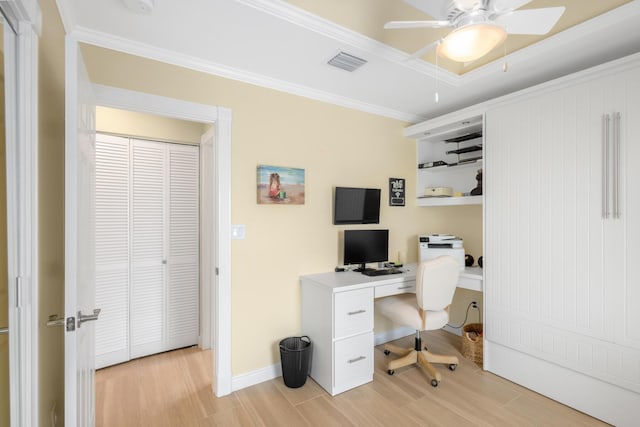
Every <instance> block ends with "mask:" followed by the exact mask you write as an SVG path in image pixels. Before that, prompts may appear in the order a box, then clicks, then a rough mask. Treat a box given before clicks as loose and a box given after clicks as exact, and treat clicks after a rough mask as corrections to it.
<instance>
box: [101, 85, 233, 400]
mask: <svg viewBox="0 0 640 427" xmlns="http://www.w3.org/2000/svg"><path fill="white" fill-rule="evenodd" d="M93 87H94V93H95V96H96V105H98V106H102V107H110V108H118V109H122V110H129V111H135V112H140V113H147V114H154V115H158V116H164V117H170V118H174V119H180V120H189V121H194V122H200V123H206V124H211V125H213V126H214V128H215V133H216V136H215V156H214V164H213V165H212V167H213V171H214V174H215V178H216V179H215V188H214V189H213V191H214V194H215V209H216V211H215V224H214V228H215V235H216V236H217V239H216V241H215V242H213V244H214V246H215V250H214V253H215V258H216V259H214V265H213V267H214V269H215V271H216V272H217V275H215V276H214V283H212V284H211V285H212V286H213V292H210V294H211V295H210V297H208V298H207V297H205V298H206V302H205V304H207V303H208V305H209V313H211V317H210V321H209V324H207V325H203V328H202V333H203V334H206V335H208V336H210V337H211V340H212V341H213V384H212V388H213V392H214V394H215V395H216V396H218V397H220V396H225V395H227V394H230V393H231V391H232V390H231V379H232V377H231V121H232V115H231V110H230V109H227V108H222V107H216V106H212V105H205V104H197V103H193V102H188V101H183V100H179V99H173V98H167V97H163V96H157V95H150V94H147V93H142V92H136V91H131V90H127V89H121V88H116V87H112V86H104V85H98V84H94V85H93ZM204 289H205V290H206V289H207V288H206V287H205V288H204ZM209 289H211V287H209ZM205 295H206V294H205ZM205 342H206V340H205Z"/></svg>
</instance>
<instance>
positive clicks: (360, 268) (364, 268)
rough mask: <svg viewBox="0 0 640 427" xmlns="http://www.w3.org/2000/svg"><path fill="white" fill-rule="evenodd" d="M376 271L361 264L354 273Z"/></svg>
mask: <svg viewBox="0 0 640 427" xmlns="http://www.w3.org/2000/svg"><path fill="white" fill-rule="evenodd" d="M374 270H375V268H367V267H366V264H360V265H359V266H358V268H356V269H355V270H353V271H355V272H356V273H363V274H364V272H365V271H374Z"/></svg>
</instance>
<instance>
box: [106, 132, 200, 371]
mask: <svg viewBox="0 0 640 427" xmlns="http://www.w3.org/2000/svg"><path fill="white" fill-rule="evenodd" d="M198 193H199V151H198V147H195V146H187V145H177V144H164V143H159V142H153V141H141V140H132V139H128V138H122V137H117V136H110V135H101V134H99V135H97V137H96V305H97V306H98V307H100V308H101V309H102V312H101V315H100V319H99V320H98V321H97V322H96V366H97V367H104V366H108V365H111V364H114V363H120V362H123V361H126V360H129V359H131V358H136V357H141V356H145V355H148V354H152V353H157V352H161V351H166V350H170V349H174V348H179V347H184V346H188V345H193V344H197V342H198V334H199V324H198V322H199V314H198V313H199V311H198V304H199V273H198V268H199V267H198V264H199V262H198V261H199V260H198V256H199V255H198V254H199V208H198V205H199V198H198Z"/></svg>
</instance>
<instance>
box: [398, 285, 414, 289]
mask: <svg viewBox="0 0 640 427" xmlns="http://www.w3.org/2000/svg"><path fill="white" fill-rule="evenodd" d="M411 288H413V286H411V285H408V286H398V288H397V289H398V290H401V289H411Z"/></svg>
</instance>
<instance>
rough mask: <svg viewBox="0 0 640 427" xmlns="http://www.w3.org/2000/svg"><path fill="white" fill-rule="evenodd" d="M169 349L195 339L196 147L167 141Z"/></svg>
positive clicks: (197, 207)
mask: <svg viewBox="0 0 640 427" xmlns="http://www.w3.org/2000/svg"><path fill="white" fill-rule="evenodd" d="M167 148H168V162H169V205H168V206H169V212H168V217H169V248H168V250H169V252H168V255H169V256H168V280H167V346H168V349H173V348H179V347H184V346H188V345H193V344H197V343H198V331H199V328H198V326H199V325H198V319H199V316H198V306H199V304H198V301H199V299H198V296H199V203H198V201H199V197H198V194H199V185H198V184H199V150H198V147H194V146H187V145H176V144H168V146H167Z"/></svg>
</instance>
